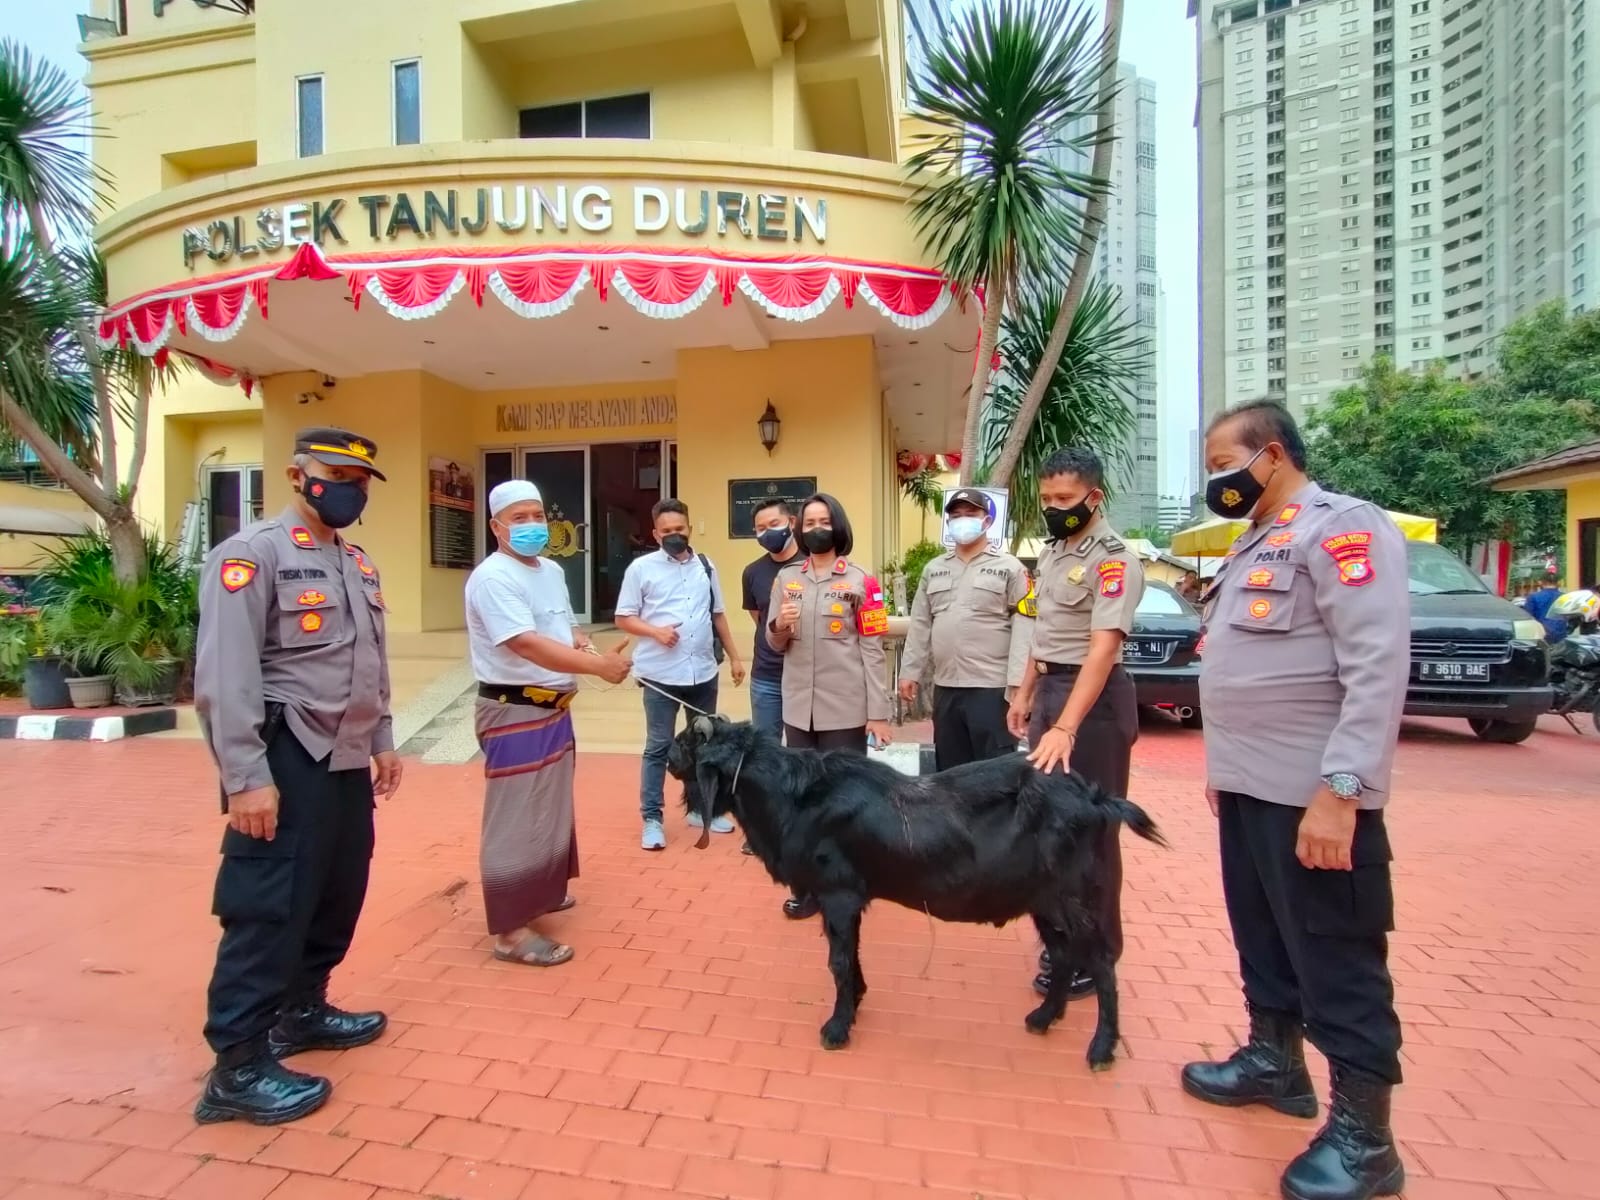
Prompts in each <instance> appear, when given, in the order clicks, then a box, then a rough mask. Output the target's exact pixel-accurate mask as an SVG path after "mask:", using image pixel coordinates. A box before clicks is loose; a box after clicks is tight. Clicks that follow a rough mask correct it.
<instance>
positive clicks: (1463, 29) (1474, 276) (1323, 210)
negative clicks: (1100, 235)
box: [1190, 0, 1600, 414]
mask: <svg viewBox="0 0 1600 1200" xmlns="http://www.w3.org/2000/svg"><path fill="white" fill-rule="evenodd" d="M1584 10H1585V0H1518V2H1517V3H1507V2H1504V0H1298V2H1295V0H1191V3H1190V15H1191V16H1196V17H1198V18H1199V20H1198V31H1197V41H1198V56H1199V64H1198V80H1199V97H1198V106H1197V109H1196V125H1197V132H1198V135H1199V147H1200V245H1201V272H1200V278H1201V303H1200V327H1201V391H1202V406H1203V409H1204V411H1205V412H1206V413H1207V414H1210V413H1214V412H1215V411H1217V410H1218V409H1219V408H1221V407H1223V406H1224V405H1225V404H1227V403H1229V402H1232V401H1237V400H1241V399H1247V398H1250V397H1254V396H1259V395H1263V394H1265V395H1271V396H1276V397H1280V398H1283V399H1285V400H1287V401H1288V402H1289V404H1290V406H1291V407H1292V408H1293V409H1294V410H1295V411H1297V412H1300V413H1303V412H1304V411H1305V410H1306V409H1307V408H1308V407H1309V406H1311V405H1314V404H1316V403H1317V402H1318V401H1320V400H1322V399H1325V398H1326V397H1327V396H1328V395H1329V394H1330V393H1332V392H1333V391H1335V390H1337V389H1338V388H1340V387H1342V386H1344V385H1346V384H1347V383H1349V382H1350V381H1351V380H1353V379H1355V378H1356V377H1357V376H1358V375H1359V374H1360V371H1361V368H1362V366H1363V365H1364V364H1365V363H1367V362H1368V361H1369V360H1371V359H1372V357H1373V356H1374V355H1377V354H1386V355H1390V356H1392V357H1393V358H1394V360H1395V362H1396V363H1397V364H1398V365H1399V366H1401V367H1413V366H1418V365H1421V364H1424V363H1427V362H1432V361H1435V360H1443V361H1444V362H1446V363H1447V364H1449V365H1450V366H1451V367H1452V368H1453V369H1457V370H1462V371H1472V370H1477V369H1480V368H1481V367H1483V366H1484V365H1485V364H1486V363H1487V362H1488V361H1489V359H1490V358H1491V357H1492V354H1493V343H1494V340H1495V338H1496V335H1497V334H1498V333H1499V332H1500V331H1501V330H1503V329H1504V328H1505V326H1506V325H1507V324H1508V323H1509V322H1510V321H1512V320H1514V319H1515V318H1516V317H1518V316H1520V315H1521V314H1523V313H1525V312H1527V311H1528V310H1529V309H1531V308H1534V307H1536V306H1537V305H1539V304H1541V303H1543V302H1545V301H1547V300H1550V299H1554V298H1560V297H1568V298H1570V299H1571V301H1572V302H1573V303H1574V304H1577V305H1583V304H1587V303H1591V302H1592V295H1591V293H1592V292H1593V291H1594V289H1595V285H1600V276H1594V281H1593V283H1591V282H1590V279H1589V276H1591V275H1593V271H1592V270H1591V271H1589V272H1587V273H1586V271H1585V266H1586V265H1588V264H1586V256H1587V255H1588V253H1589V251H1590V249H1591V247H1589V246H1588V245H1587V241H1588V239H1589V238H1591V237H1592V232H1589V231H1588V230H1587V226H1586V223H1585V217H1586V212H1585V204H1586V200H1587V194H1586V193H1587V192H1588V191H1589V190H1590V186H1591V183H1592V184H1593V185H1594V186H1596V187H1600V180H1593V181H1591V180H1590V179H1589V175H1590V174H1591V173H1592V172H1593V171H1595V170H1596V169H1597V168H1600V163H1596V164H1595V165H1593V166H1591V165H1590V164H1589V162H1588V158H1589V157H1590V156H1589V155H1587V154H1586V144H1587V133H1588V129H1587V127H1588V124H1589V121H1588V115H1589V110H1590V108H1591V107H1592V101H1591V99H1590V97H1589V95H1588V88H1587V86H1586V80H1585V75H1586V72H1587V60H1588V59H1589V58H1591V57H1593V53H1594V52H1593V50H1591V49H1590V48H1588V47H1587V46H1586V35H1587V33H1588V32H1590V31H1589V30H1587V28H1586V23H1587V20H1586V14H1585V11H1584ZM1597 70H1600V64H1597ZM1596 82H1597V83H1600V76H1597V78H1596ZM1597 132H1600V126H1597ZM1594 249H1596V250H1597V251H1600V247H1595V248H1594Z"/></svg>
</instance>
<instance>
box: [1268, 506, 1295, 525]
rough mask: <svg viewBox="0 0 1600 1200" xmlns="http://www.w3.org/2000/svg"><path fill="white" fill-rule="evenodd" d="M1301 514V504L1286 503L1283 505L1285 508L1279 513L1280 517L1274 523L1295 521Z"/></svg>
mask: <svg viewBox="0 0 1600 1200" xmlns="http://www.w3.org/2000/svg"><path fill="white" fill-rule="evenodd" d="M1299 515H1300V506H1299V505H1298V504H1285V505H1284V506H1283V510H1282V511H1281V512H1279V513H1278V519H1277V520H1276V521H1274V522H1273V524H1274V525H1287V524H1289V522H1290V521H1293V520H1294V519H1295V518H1296V517H1298V516H1299Z"/></svg>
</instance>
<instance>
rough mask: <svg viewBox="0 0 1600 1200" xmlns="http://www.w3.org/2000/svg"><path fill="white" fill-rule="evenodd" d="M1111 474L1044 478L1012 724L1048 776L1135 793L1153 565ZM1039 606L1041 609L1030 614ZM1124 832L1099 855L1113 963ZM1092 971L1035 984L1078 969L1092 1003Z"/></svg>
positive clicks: (1057, 456) (1082, 459)
mask: <svg viewBox="0 0 1600 1200" xmlns="http://www.w3.org/2000/svg"><path fill="white" fill-rule="evenodd" d="M1104 483H1105V468H1104V467H1103V466H1102V465H1101V462H1100V458H1099V456H1098V455H1097V454H1095V453H1094V451H1092V450H1086V449H1082V448H1078V447H1074V448H1068V449H1062V450H1057V451H1056V452H1055V453H1053V454H1052V455H1051V456H1050V457H1049V458H1048V459H1046V460H1045V464H1044V466H1043V467H1042V468H1040V471H1039V502H1040V504H1041V505H1042V506H1043V508H1044V522H1045V529H1046V531H1047V532H1048V533H1049V535H1050V541H1049V545H1047V546H1046V547H1045V549H1044V553H1042V554H1041V555H1040V556H1039V562H1038V565H1037V569H1036V570H1035V572H1034V573H1035V575H1036V576H1037V582H1036V584H1035V590H1036V592H1037V600H1036V602H1029V601H1026V600H1025V601H1024V612H1025V615H1029V616H1035V617H1036V620H1035V621H1034V628H1033V646H1032V649H1031V651H1030V653H1029V655H1028V661H1027V666H1026V667H1025V669H1024V671H1023V675H1022V681H1021V686H1019V687H1018V688H1017V691H1016V693H1015V695H1014V696H1013V697H1012V699H1011V709H1010V712H1009V713H1008V717H1007V724H1008V726H1009V728H1010V731H1011V733H1012V734H1013V735H1014V736H1016V737H1021V736H1023V735H1024V734H1026V735H1027V737H1028V742H1029V748H1030V754H1029V758H1030V759H1031V761H1032V762H1033V763H1034V765H1035V766H1037V767H1038V768H1039V769H1040V770H1042V771H1051V770H1054V769H1055V768H1056V767H1057V766H1061V767H1063V768H1068V767H1070V769H1071V770H1074V771H1077V772H1078V773H1079V774H1080V775H1082V776H1084V778H1086V779H1088V780H1090V781H1091V782H1093V783H1097V784H1099V785H1100V786H1101V787H1103V788H1105V789H1106V791H1108V792H1110V793H1111V794H1112V795H1114V796H1126V795H1127V794H1128V768H1129V762H1130V760H1131V758H1132V755H1133V743H1134V742H1135V741H1137V740H1138V737H1139V708H1138V702H1137V699H1136V697H1135V695H1134V690H1133V680H1132V679H1130V678H1129V677H1128V673H1127V671H1126V670H1124V669H1123V666H1122V640H1123V638H1125V637H1126V636H1127V635H1128V634H1129V633H1130V632H1131V631H1132V630H1133V620H1134V614H1135V613H1136V612H1137V610H1138V608H1139V598H1140V597H1141V596H1143V595H1144V567H1143V566H1142V565H1141V564H1140V562H1139V558H1138V556H1137V555H1135V554H1132V553H1130V552H1129V550H1128V547H1127V545H1126V544H1125V543H1124V542H1123V541H1122V539H1121V538H1120V537H1118V536H1117V535H1116V532H1115V531H1114V530H1113V529H1112V528H1111V526H1110V524H1109V523H1108V522H1107V521H1106V518H1105V516H1104V515H1103V514H1102V513H1101V511H1100V510H1101V507H1102V506H1103V505H1104V504H1105V491H1104ZM1033 605H1036V610H1035V611H1034V612H1027V611H1026V610H1027V608H1028V607H1030V606H1033ZM1119 832H1120V828H1119V827H1118V826H1115V825H1113V826H1112V827H1111V828H1110V829H1108V830H1107V831H1106V836H1105V839H1104V841H1103V842H1102V843H1101V847H1100V862H1101V866H1102V871H1103V876H1102V887H1101V893H1100V895H1099V897H1098V903H1099V906H1100V912H1101V916H1102V918H1103V920H1104V922H1105V927H1106V932H1107V935H1108V938H1109V941H1110V950H1111V957H1112V961H1113V962H1115V961H1116V960H1117V959H1118V958H1120V957H1121V956H1122V843H1121V841H1120V840H1119V837H1118V835H1119ZM1084 966H1085V964H1083V963H1068V964H1060V963H1056V964H1052V963H1051V962H1050V956H1049V954H1048V953H1041V954H1040V956H1039V969H1040V974H1039V977H1038V978H1037V979H1035V980H1034V981H1033V985H1034V989H1035V990H1036V991H1038V992H1039V993H1040V994H1041V995H1047V994H1048V993H1049V991H1050V980H1051V977H1052V973H1053V972H1054V970H1056V969H1061V970H1070V971H1071V972H1072V974H1071V976H1070V977H1069V981H1068V989H1067V994H1068V995H1070V996H1074V997H1076V996H1085V995H1087V994H1088V993H1090V992H1092V991H1093V990H1094V980H1093V979H1092V978H1091V977H1090V976H1089V975H1088V973H1087V972H1086V971H1084V969H1083V968H1084Z"/></svg>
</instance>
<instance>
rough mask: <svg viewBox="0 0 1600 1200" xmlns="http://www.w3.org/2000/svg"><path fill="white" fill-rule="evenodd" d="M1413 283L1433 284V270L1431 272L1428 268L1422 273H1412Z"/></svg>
mask: <svg viewBox="0 0 1600 1200" xmlns="http://www.w3.org/2000/svg"><path fill="white" fill-rule="evenodd" d="M1411 282H1412V283H1432V282H1433V272H1432V271H1431V270H1429V269H1428V268H1427V267H1423V268H1422V269H1421V270H1420V271H1413V272H1411Z"/></svg>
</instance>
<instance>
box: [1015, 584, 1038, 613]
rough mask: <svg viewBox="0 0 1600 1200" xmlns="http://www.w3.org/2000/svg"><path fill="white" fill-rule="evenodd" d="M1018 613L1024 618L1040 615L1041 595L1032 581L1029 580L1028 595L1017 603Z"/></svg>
mask: <svg viewBox="0 0 1600 1200" xmlns="http://www.w3.org/2000/svg"><path fill="white" fill-rule="evenodd" d="M1017 612H1018V614H1020V615H1021V616H1024V617H1037V616H1038V615H1039V594H1038V591H1037V589H1036V588H1035V587H1034V583H1033V580H1032V579H1030V580H1028V594H1027V595H1026V596H1024V597H1023V598H1022V599H1021V600H1018V601H1017Z"/></svg>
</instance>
